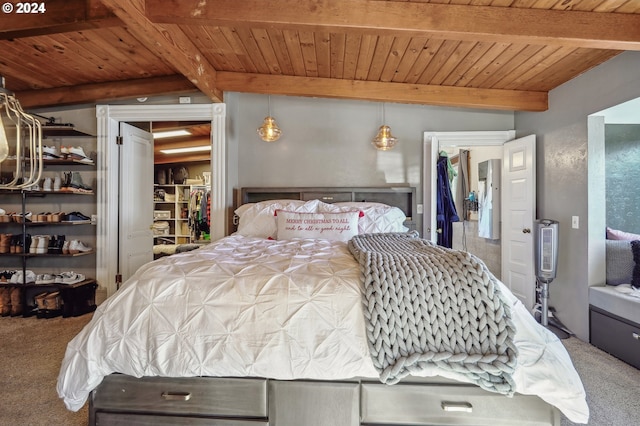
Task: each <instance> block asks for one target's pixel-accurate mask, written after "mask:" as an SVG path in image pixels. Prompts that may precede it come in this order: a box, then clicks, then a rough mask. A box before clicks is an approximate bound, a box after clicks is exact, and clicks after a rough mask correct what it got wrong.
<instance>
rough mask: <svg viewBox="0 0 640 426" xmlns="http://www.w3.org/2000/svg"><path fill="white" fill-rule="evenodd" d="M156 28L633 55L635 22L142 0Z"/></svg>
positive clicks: (338, 3)
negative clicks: (346, 35) (356, 34)
mask: <svg viewBox="0 0 640 426" xmlns="http://www.w3.org/2000/svg"><path fill="white" fill-rule="evenodd" d="M145 3H146V14H147V17H148V18H149V19H150V20H151V21H152V22H156V23H164V24H185V25H211V26H228V27H246V26H249V27H259V28H279V29H289V30H291V29H299V30H305V31H315V30H320V29H322V30H323V31H327V32H339V33H340V32H347V31H351V32H353V31H361V32H364V33H372V34H376V35H385V34H386V35H396V36H409V37H429V38H437V39H454V40H468V41H488V42H505V43H518V44H536V45H554V46H569V47H584V48H595V49H612V50H640V15H639V14H626V13H598V12H580V11H567V10H547V9H527V8H516V7H491V6H469V5H456V4H435V3H421V2H395V1H368V0H350V1H344V0H270V1H264V0H243V1H237V0H207V1H201V0H146V1H145Z"/></svg>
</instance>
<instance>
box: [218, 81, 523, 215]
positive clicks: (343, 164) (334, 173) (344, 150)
mask: <svg viewBox="0 0 640 426" xmlns="http://www.w3.org/2000/svg"><path fill="white" fill-rule="evenodd" d="M225 103H226V104H227V107H228V109H227V115H228V117H230V118H229V123H228V124H229V126H228V129H227V144H228V160H229V163H228V164H229V175H228V179H229V187H230V188H229V189H230V190H232V188H238V187H244V186H382V185H392V184H398V185H411V186H415V187H416V188H417V193H418V197H417V198H418V202H419V203H422V140H423V133H424V132H425V131H455V130H460V131H463V130H511V129H513V124H514V122H513V113H512V112H504V111H483V110H471V109H461V108H441V107H430V106H423V105H407V104H392V103H387V104H385V108H384V112H385V118H386V120H385V122H386V124H387V125H389V126H390V127H391V131H392V133H393V135H394V136H396V137H397V138H398V139H399V143H398V145H397V146H396V147H395V148H394V149H393V150H391V151H387V152H381V151H377V150H376V149H375V148H374V147H373V146H372V145H371V140H372V139H373V137H374V136H375V134H376V132H377V130H378V127H379V126H380V125H381V124H382V123H381V122H382V105H381V104H380V103H375V102H363V101H350V100H336V99H317V98H303V97H288V96H271V115H272V116H273V117H274V118H275V119H276V122H277V123H278V126H279V127H280V128H281V129H282V131H283V136H282V137H281V138H280V140H278V141H277V142H274V143H267V142H263V141H262V140H260V138H259V137H258V135H257V133H256V129H257V128H258V126H260V125H261V124H262V120H263V119H264V117H265V116H266V115H267V110H268V96H265V95H254V94H245V93H225ZM417 223H419V224H421V223H422V217H419V218H417Z"/></svg>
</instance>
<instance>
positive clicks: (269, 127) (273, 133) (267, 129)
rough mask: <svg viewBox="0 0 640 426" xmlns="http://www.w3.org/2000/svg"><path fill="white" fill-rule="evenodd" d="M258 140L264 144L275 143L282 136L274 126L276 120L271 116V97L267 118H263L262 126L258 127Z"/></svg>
mask: <svg viewBox="0 0 640 426" xmlns="http://www.w3.org/2000/svg"><path fill="white" fill-rule="evenodd" d="M258 134H259V135H260V139H262V140H263V141H265V142H275V141H277V140H278V139H280V136H282V130H280V128H279V127H278V125H277V124H276V120H275V119H274V118H273V117H272V116H271V96H269V106H268V110H267V116H266V117H265V118H264V122H263V123H262V126H260V127H258Z"/></svg>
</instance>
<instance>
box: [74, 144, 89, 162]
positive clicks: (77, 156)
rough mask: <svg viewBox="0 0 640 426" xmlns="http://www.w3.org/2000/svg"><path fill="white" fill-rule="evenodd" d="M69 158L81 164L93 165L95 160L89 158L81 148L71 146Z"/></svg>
mask: <svg viewBox="0 0 640 426" xmlns="http://www.w3.org/2000/svg"><path fill="white" fill-rule="evenodd" d="M68 149H69V154H68V155H69V158H70V159H72V160H75V161H79V162H81V163H86V164H93V160H92V159H91V158H89V156H88V155H87V154H85V153H84V150H83V149H82V147H81V146H77V147H76V146H70V147H69V148H68Z"/></svg>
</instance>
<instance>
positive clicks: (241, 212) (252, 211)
mask: <svg viewBox="0 0 640 426" xmlns="http://www.w3.org/2000/svg"><path fill="white" fill-rule="evenodd" d="M282 209H284V210H289V211H294V212H316V211H317V209H318V200H311V201H306V202H305V201H301V200H269V201H260V202H257V203H248V204H243V205H242V206H240V207H238V208H237V209H236V211H235V214H237V215H238V217H239V221H238V230H237V233H238V234H240V235H243V236H245V237H257V238H275V237H276V233H277V230H278V227H277V224H276V217H275V212H276V210H282Z"/></svg>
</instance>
